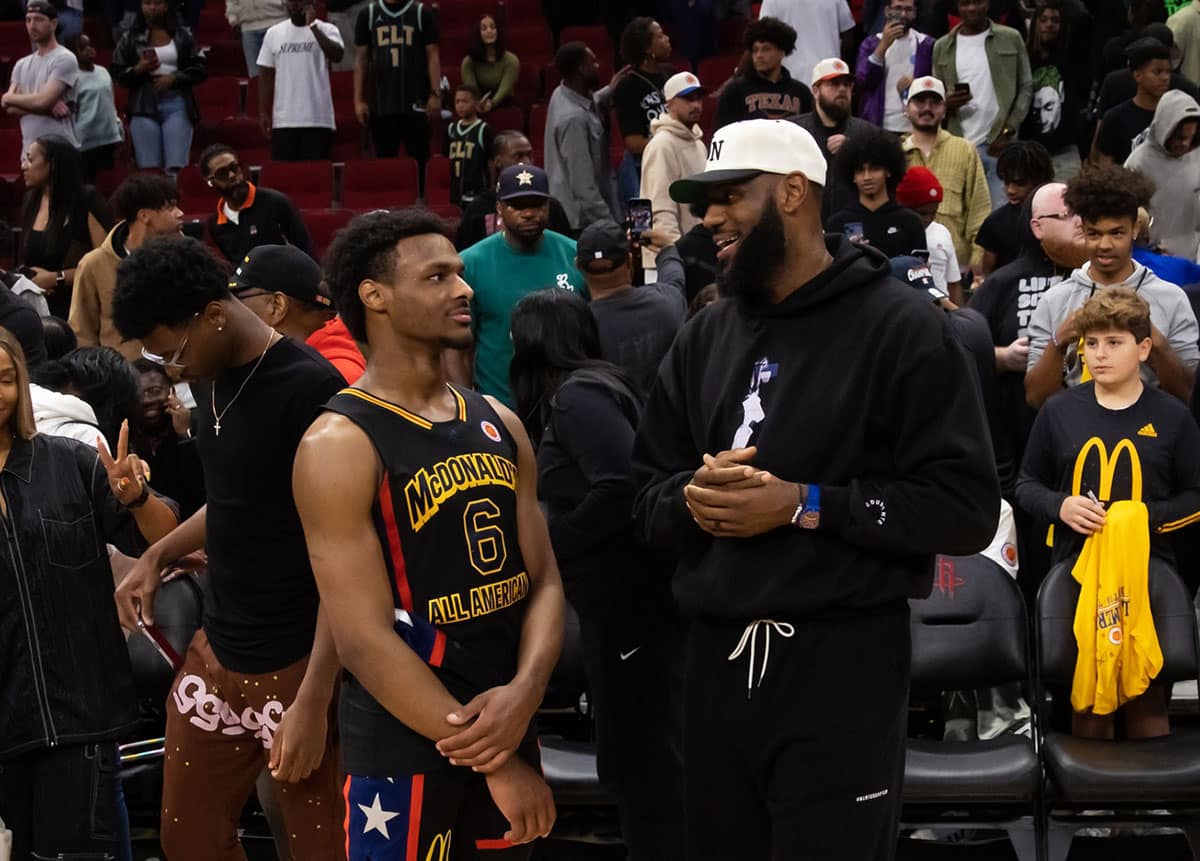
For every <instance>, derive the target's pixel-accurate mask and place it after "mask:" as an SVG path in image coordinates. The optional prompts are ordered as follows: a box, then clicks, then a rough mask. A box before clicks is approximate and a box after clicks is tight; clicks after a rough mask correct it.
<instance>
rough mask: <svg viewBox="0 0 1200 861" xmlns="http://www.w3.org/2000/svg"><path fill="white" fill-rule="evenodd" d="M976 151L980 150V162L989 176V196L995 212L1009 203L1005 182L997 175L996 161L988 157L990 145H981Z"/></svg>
mask: <svg viewBox="0 0 1200 861" xmlns="http://www.w3.org/2000/svg"><path fill="white" fill-rule="evenodd" d="M976 149H978V150H979V160H980V161H981V162H983V172H984V174H985V175H986V176H987V184H988V195H989V196H990V197H991V198H992V211H993V212H994V211H995V210H997V209H999V208H1000V207H1002V206H1004V205H1005V204H1006V203H1008V196H1007V195H1006V194H1005V193H1004V181H1003V180H1002V179H1000V177H999V176H997V175H996V159H994V158H992V157H991V156H990V155H988V145H987V144H986V143H981V144H980V145H979V146H978V147H976Z"/></svg>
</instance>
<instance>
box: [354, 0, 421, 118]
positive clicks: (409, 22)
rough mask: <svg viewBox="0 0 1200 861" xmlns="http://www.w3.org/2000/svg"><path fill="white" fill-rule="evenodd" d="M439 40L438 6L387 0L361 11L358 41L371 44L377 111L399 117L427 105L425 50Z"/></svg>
mask: <svg viewBox="0 0 1200 861" xmlns="http://www.w3.org/2000/svg"><path fill="white" fill-rule="evenodd" d="M437 42H438V25H437V15H436V13H435V12H434V10H433V8H432V7H429V6H426V5H425V4H424V3H419V2H417V0H408V2H407V3H404V4H403V5H396V6H392V5H389V4H387V3H384V2H383V0H371V3H370V4H369V5H368V6H367V7H366V8H365V9H363V10H362V11H361V12H359V13H358V20H357V21H356V22H355V27H354V44H355V45H358V46H361V47H365V48H368V49H369V57H370V62H371V65H370V69H369V74H368V75H367V80H368V81H369V83H370V86H371V100H370V105H371V110H372V112H373V113H374V115H375V116H380V117H394V116H403V115H405V114H408V113H413V112H421V111H424V110H425V102H426V100H427V99H428V98H429V92H430V87H431V86H432V85H436V84H437V83H438V82H437V81H432V82H431V81H430V80H429V64H428V60H427V59H426V55H425V49H426V47H428V46H429V45H436V44H437Z"/></svg>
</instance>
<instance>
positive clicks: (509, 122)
mask: <svg viewBox="0 0 1200 861" xmlns="http://www.w3.org/2000/svg"><path fill="white" fill-rule="evenodd" d="M484 119H486V120H487V124H488V127H489V128H490V129H491V130H492V134H497V133H499V132H503V131H508V130H510V129H511V130H515V131H519V132H521V133H522V134H524V133H525V128H526V126H525V112H524V111H523V110H521V109H520V108H519V107H517V106H516V105H501V106H500V107H498V108H493V109H492V111H491V113H489V114H486V115H485V116H484Z"/></svg>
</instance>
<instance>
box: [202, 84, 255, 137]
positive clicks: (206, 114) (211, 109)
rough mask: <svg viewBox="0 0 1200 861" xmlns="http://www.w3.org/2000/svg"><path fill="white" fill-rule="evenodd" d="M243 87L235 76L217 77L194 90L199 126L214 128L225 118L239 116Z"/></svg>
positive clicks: (240, 113)
mask: <svg viewBox="0 0 1200 861" xmlns="http://www.w3.org/2000/svg"><path fill="white" fill-rule="evenodd" d="M245 86H246V84H245V81H244V80H243V79H241V78H239V77H237V76H236V75H218V76H215V77H211V78H209V79H208V80H206V81H205V82H204V83H202V84H201V85H200V86H198V87H196V88H194V89H193V90H192V92H193V93H194V94H195V96H196V106H197V108H199V110H200V123H201V125H203V126H205V127H209V128H215V127H216V126H217V125H218V123H220V121H221V120H223V119H225V118H226V117H236V116H241V115H242V114H243V113H244V111H243V110H242V103H243V98H244V96H243V93H244V89H245Z"/></svg>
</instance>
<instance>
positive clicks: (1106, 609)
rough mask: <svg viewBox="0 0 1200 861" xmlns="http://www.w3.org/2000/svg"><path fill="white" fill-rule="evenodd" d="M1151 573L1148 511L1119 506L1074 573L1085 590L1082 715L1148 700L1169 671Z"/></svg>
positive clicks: (1078, 700) (1079, 620) (1074, 701)
mask: <svg viewBox="0 0 1200 861" xmlns="http://www.w3.org/2000/svg"><path fill="white" fill-rule="evenodd" d="M1139 491H1140V488H1139ZM1138 495H1139V496H1140V492H1139V493H1138ZM1149 566H1150V515H1149V512H1148V511H1147V510H1146V506H1145V504H1143V503H1142V502H1135V501H1131V500H1122V501H1120V502H1114V503H1112V504H1111V505H1110V506H1109V508H1108V513H1107V516H1106V519H1105V524H1104V528H1103V529H1101V530H1100V531H1099V532H1097V533H1095V534H1094V535H1091V536H1089V537H1088V539H1087V541H1085V542H1084V544H1083V550H1082V551H1080V553H1079V558H1078V559H1077V560H1076V562H1075V567H1074V568H1073V569H1072V570H1071V575H1072V576H1073V577H1074V578H1075V579H1076V580H1077V581H1078V582H1079V584H1080V593H1079V604H1078V605H1077V606H1076V608H1075V624H1074V631H1075V642H1076V644H1077V645H1078V648H1079V655H1078V657H1077V658H1076V660H1075V677H1074V680H1073V681H1072V684H1071V706H1072V707H1073V708H1074V709H1075V710H1076V711H1087V710H1089V709H1090V710H1091V711H1092V712H1093V713H1094V714H1098V715H1105V714H1112V713H1113V712H1114V711H1116V710H1117V709H1118V708H1120V707H1121V706H1122V705H1124V704H1125V703H1126V702H1128V701H1129V700H1131V699H1133V698H1134V697H1136V696H1139V695H1140V694H1142V693H1145V691H1146V688H1147V687H1148V686H1149V684H1150V681H1151V680H1152V679H1153V678H1154V677H1155V676H1157V675H1158V673H1159V670H1161V669H1162V664H1163V656H1162V649H1161V648H1160V647H1159V645H1158V634H1157V632H1156V631H1155V630H1154V617H1153V616H1152V615H1151V612H1150V576H1149Z"/></svg>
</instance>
